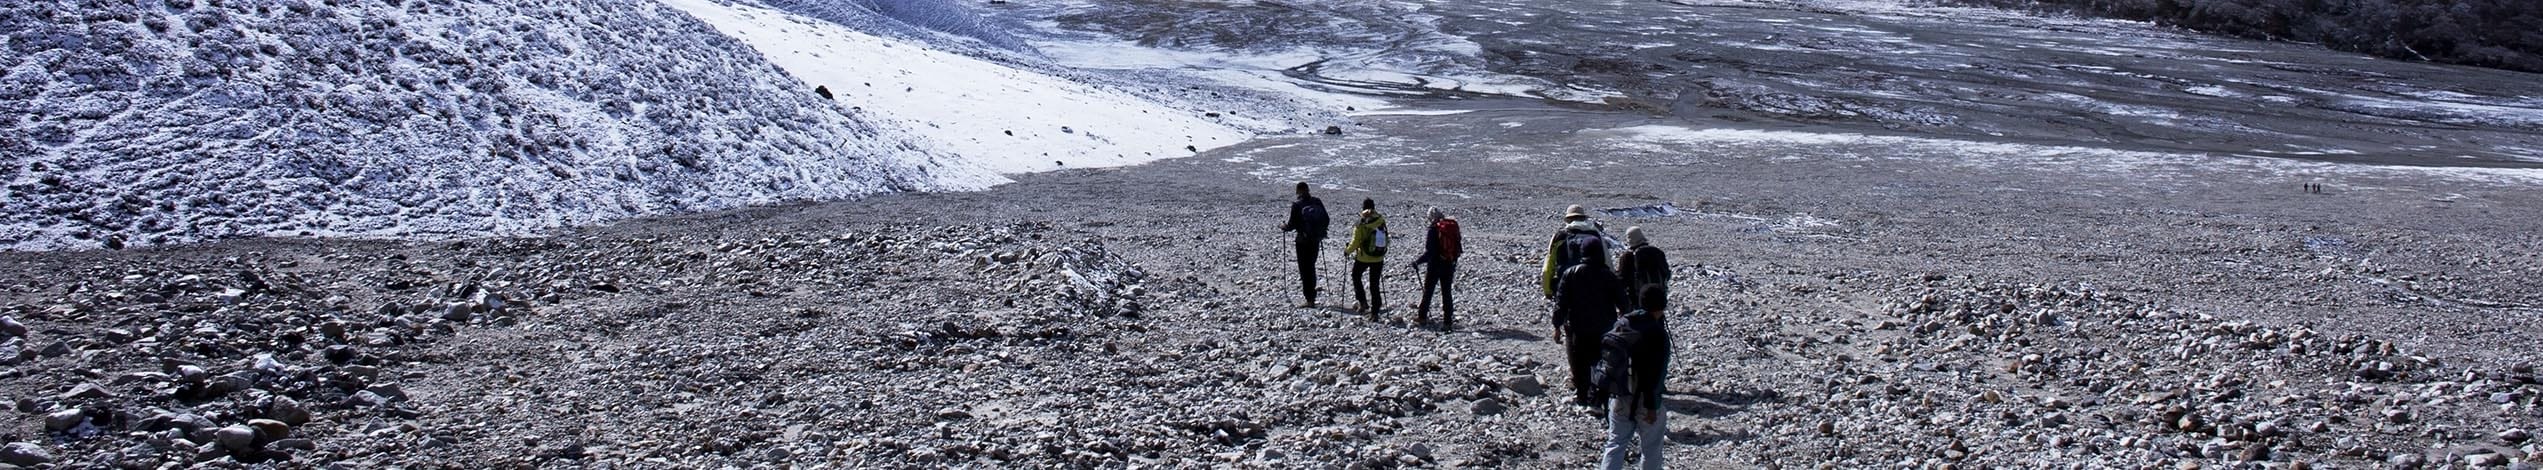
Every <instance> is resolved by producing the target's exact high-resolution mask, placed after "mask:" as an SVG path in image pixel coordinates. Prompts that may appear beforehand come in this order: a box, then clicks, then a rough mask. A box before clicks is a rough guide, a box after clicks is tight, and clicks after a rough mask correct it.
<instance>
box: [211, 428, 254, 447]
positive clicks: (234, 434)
mask: <svg viewBox="0 0 2543 470" xmlns="http://www.w3.org/2000/svg"><path fill="white" fill-rule="evenodd" d="M212 442H215V443H219V444H220V445H221V448H222V449H228V450H229V451H230V452H238V453H244V452H246V451H249V450H253V449H255V448H256V429H254V428H249V427H247V425H244V424H233V425H229V427H224V428H221V429H219V430H215V431H212Z"/></svg>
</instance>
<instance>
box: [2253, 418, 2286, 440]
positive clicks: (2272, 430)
mask: <svg viewBox="0 0 2543 470" xmlns="http://www.w3.org/2000/svg"><path fill="white" fill-rule="evenodd" d="M2252 432H2253V433H2256V434H2260V437H2278V435H2279V434H2280V433H2283V432H2285V430H2282V429H2278V423H2273V422H2269V421H2262V422H2260V424H2258V425H2254V426H2252Z"/></svg>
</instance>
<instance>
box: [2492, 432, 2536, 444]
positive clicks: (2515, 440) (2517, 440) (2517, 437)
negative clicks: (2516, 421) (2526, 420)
mask: <svg viewBox="0 0 2543 470" xmlns="http://www.w3.org/2000/svg"><path fill="white" fill-rule="evenodd" d="M2532 439H2534V436H2533V435H2531V434H2526V432H2525V430H2523V429H2510V430H2506V431H2499V441H2500V442H2506V443H2508V444H2509V445H2516V444H2523V443H2525V441H2527V440H2532Z"/></svg>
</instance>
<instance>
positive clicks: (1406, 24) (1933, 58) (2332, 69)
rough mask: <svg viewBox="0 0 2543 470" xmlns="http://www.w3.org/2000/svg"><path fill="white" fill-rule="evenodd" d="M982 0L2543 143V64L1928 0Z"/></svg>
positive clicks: (1399, 77)
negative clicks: (2376, 54) (2480, 63)
mask: <svg viewBox="0 0 2543 470" xmlns="http://www.w3.org/2000/svg"><path fill="white" fill-rule="evenodd" d="M986 11H987V12H988V13H989V14H990V15H991V16H992V17H993V18H1000V19H1002V20H1004V21H1008V22H1014V23H1026V24H1043V25H1047V28H1054V29H1057V32H1048V31H1044V32H1035V33H1030V34H1028V39H1033V40H1039V41H1042V42H1043V43H1044V44H1047V45H1046V46H1045V47H1046V48H1047V49H1054V50H1057V51H1059V52H1058V54H1067V53H1068V51H1070V50H1072V49H1078V48H1084V47H1088V46H1086V45H1088V44H1097V45H1100V44H1106V43H1105V41H1115V42H1128V43H1134V44H1138V45H1141V46H1148V47H1154V48H1162V49H1168V50H1175V51H1199V52H1210V53H1214V54H1217V55H1219V56H1236V57H1278V59H1277V60H1272V59H1265V60H1258V61H1253V62H1250V63H1248V64H1247V67H1245V68H1246V69H1251V70H1278V71H1280V72H1281V73H1282V74H1283V75H1284V76H1285V77H1287V78H1289V79H1291V80H1290V81H1292V82H1294V83H1296V84H1299V85H1302V86H1306V87H1311V88H1318V89H1326V90H1338V91H1360V92H1368V93H1377V94H1393V95H1398V96H1404V95H1416V96H1432V97H1445V98H1489V97H1494V96H1543V97H1550V98H1556V99H1558V100H1568V101H1575V102H1593V103H1602V104H1605V105H1607V106H1608V107H1611V108H1616V109H1626V110H1635V111H1642V112H1650V113H1658V114H1665V115H1670V116H1676V117H1680V118H1684V119H1688V120H1691V121H1693V122H1697V123H1702V124H1707V125H1722V124H1728V125H1737V124H1739V123H1753V122H1772V123H1791V124H1799V125H1806V126H1826V127H1835V128H1845V129H1860V130H1879V131H1898V132H1908V133H1921V134H1939V135H1948V136H1956V137H1980V138H2006V139H2014V140H2022V141H2041V142H2052V143H2062V144H2077V145H2085V146H2091V147H2106V148H2118V149H2127V150H2148V151H2163V152H2186V153H2216V154H2239V155H2255V156H2271V157H2281V158H2299V159H2307V160H2317V161H2333V162H2372V163H2381V164H2398V165H2435V166H2463V165H2472V166H2503V167H2528V168H2530V167H2533V166H2534V165H2535V164H2536V163H2537V162H2536V161H2535V160H2537V159H2538V156H2539V155H2538V154H2536V152H2535V149H2537V148H2543V127H2537V125H2536V124H2537V123H2538V122H2539V121H2543V101H2538V100H2543V80H2538V79H2536V78H2535V75H2533V74H2526V73H2517V72H2506V71H2498V70H2489V69H2479V68H2470V67H2453V66H2442V65H2429V64H2414V63H2403V62H2395V61H2387V60H2380V59H2375V58H2371V57H2366V56H2360V55H2355V54H2346V53H2337V52H2330V51H2326V50H2322V49H2319V48H2314V47H2310V46H2305V45H2299V44H2278V43H2265V42H2255V41H2242V40H2229V39H2217V38H2212V37H2204V36H2197V35H2192V34H2187V33H2182V32H2177V31H2172V30H2165V29H2160V28H2156V27H2152V26H2150V25H2146V24H2140V23H2130V22H2121V21H2104V20H2078V19H2059V18H2041V17H2034V16H2026V15H2020V14H2014V13H2007V12H2001V11H1994V10H1984V9H1970V8H1941V7H1926V6H1917V5H1915V4H1914V3H1913V2H1896V1H1752V0H1669V1H1642V0H1590V1H1561V2H1555V1H1538V0H1480V1H1409V2H1374V1H1355V0H1310V1H1297V2H1247V1H1238V2H1174V1H1145V0H1126V1H1086V0H1077V1H1062V2H1017V3H1016V4H1013V5H1008V6H993V7H990V8H987V9H986ZM1267 31H1279V32H1280V33H1279V34H1266V33H1265V32H1267ZM1089 35H1092V36H1093V37H1094V38H1096V39H1088V38H1087V36H1089ZM1099 50H1101V49H1099ZM1090 55H1095V54H1090ZM1101 55H1105V56H1110V54H1101ZM1205 62H1206V61H1195V60H1180V61H1177V63H1180V64H1200V63H1205ZM1466 84H1485V86H1463V85H1466Z"/></svg>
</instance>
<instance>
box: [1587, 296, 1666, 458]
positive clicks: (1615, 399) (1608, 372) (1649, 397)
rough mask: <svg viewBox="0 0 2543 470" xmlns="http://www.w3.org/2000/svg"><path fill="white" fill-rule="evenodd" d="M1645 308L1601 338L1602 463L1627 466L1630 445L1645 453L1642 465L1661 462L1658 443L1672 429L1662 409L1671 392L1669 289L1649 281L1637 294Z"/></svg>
mask: <svg viewBox="0 0 2543 470" xmlns="http://www.w3.org/2000/svg"><path fill="white" fill-rule="evenodd" d="M1635 297H1637V298H1640V299H1642V305H1641V308H1640V309H1638V310H1635V311H1633V312H1632V313H1628V314H1626V315H1625V317H1624V318H1623V319H1619V320H1617V321H1616V326H1615V327H1614V328H1613V329H1610V330H1608V332H1607V334H1606V335H1605V336H1604V337H1602V338H1600V341H1599V344H1600V348H1601V353H1602V356H1601V358H1600V359H1599V363H1598V380H1599V383H1601V384H1603V385H1605V387H1606V389H1607V396H1608V400H1609V401H1608V404H1607V446H1606V448H1605V451H1606V452H1605V453H1604V455H1601V456H1600V458H1599V460H1598V467H1599V468H1602V469H1607V470H1623V469H1624V468H1625V455H1626V453H1627V452H1628V449H1637V448H1638V452H1639V453H1640V454H1641V455H1642V468H1644V469H1646V470H1654V469H1658V468H1660V467H1661V465H1660V457H1661V452H1660V445H1661V444H1662V443H1663V442H1664V441H1663V438H1664V437H1665V436H1667V435H1668V434H1669V414H1668V413H1667V412H1666V411H1664V410H1662V409H1661V408H1660V395H1661V393H1663V392H1666V391H1667V387H1666V381H1667V379H1668V374H1669V329H1668V323H1667V322H1666V321H1665V320H1667V318H1668V317H1667V316H1666V312H1667V311H1668V306H1669V300H1668V298H1669V288H1668V287H1666V286H1664V285H1658V284H1655V285H1651V286H1648V287H1644V288H1643V289H1642V290H1641V291H1638V292H1636V293H1635Z"/></svg>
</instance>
